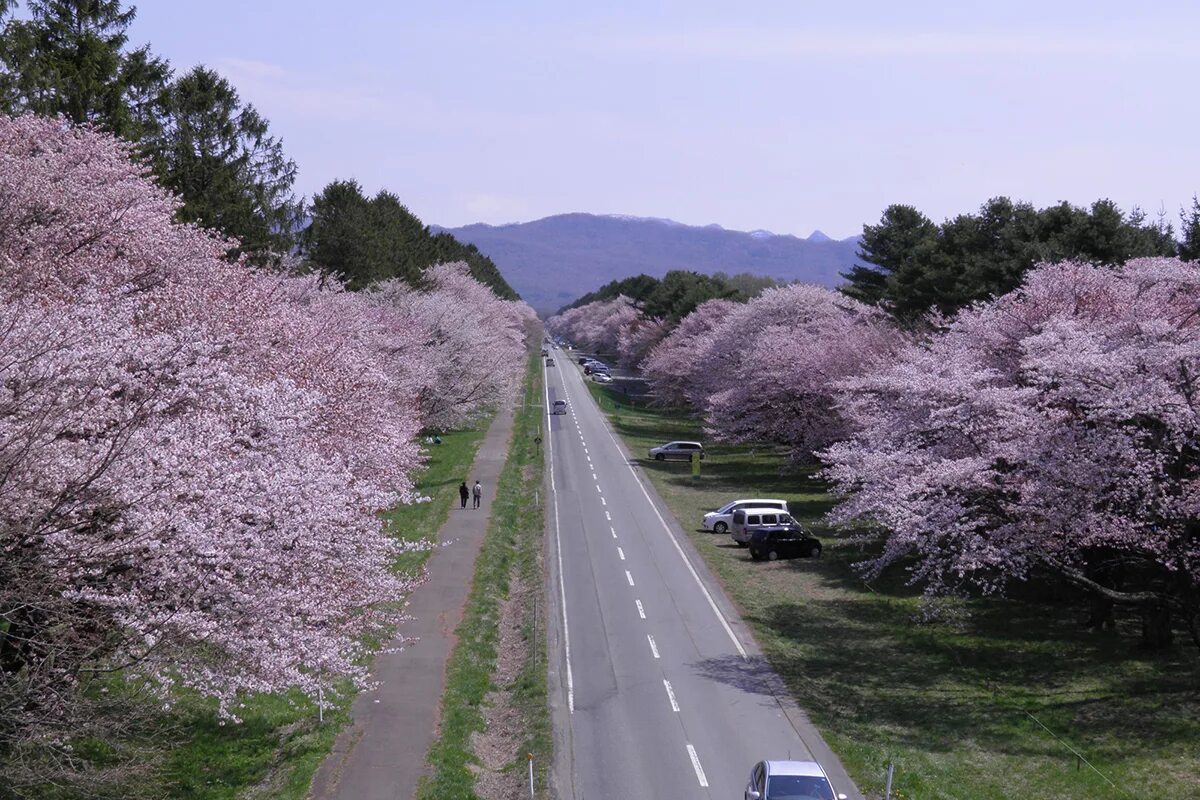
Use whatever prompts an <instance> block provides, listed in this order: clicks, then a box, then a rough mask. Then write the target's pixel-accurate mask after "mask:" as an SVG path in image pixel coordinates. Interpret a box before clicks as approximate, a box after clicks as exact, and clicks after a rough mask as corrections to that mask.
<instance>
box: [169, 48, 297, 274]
mask: <svg viewBox="0 0 1200 800" xmlns="http://www.w3.org/2000/svg"><path fill="white" fill-rule="evenodd" d="M160 107H161V113H162V124H161V126H160V130H159V133H158V135H157V136H155V137H154V138H153V139H151V140H150V141H148V142H147V143H146V149H147V150H148V151H149V152H150V153H151V155H152V159H153V164H154V167H155V171H156V172H157V173H158V176H159V181H160V182H161V183H162V184H163V186H165V187H166V188H168V189H170V190H171V191H173V192H175V193H176V194H178V195H179V196H180V197H181V198H183V201H184V206H183V209H182V210H181V211H180V217H182V219H183V220H184V221H186V222H196V223H198V224H200V225H203V226H205V227H208V228H215V229H217V230H219V231H221V232H222V233H224V234H225V235H227V236H231V237H234V238H236V239H239V240H240V241H241V243H242V244H241V247H240V248H239V249H238V251H237V252H244V253H248V254H250V256H251V258H253V259H254V260H257V261H263V260H265V259H266V257H267V256H268V254H270V253H275V254H282V253H286V252H288V251H289V250H291V249H292V247H293V246H294V244H295V242H294V233H293V232H294V230H295V228H296V222H297V220H298V218H299V216H300V210H301V206H300V203H299V202H298V201H297V200H296V198H295V197H294V196H293V195H292V184H293V182H294V181H295V179H296V164H295V162H293V161H291V160H290V159H288V158H287V157H286V156H285V155H284V153H283V144H282V143H281V142H280V141H279V140H278V139H276V138H274V137H273V136H271V135H270V134H269V133H268V129H267V121H266V120H265V119H263V118H262V117H261V116H259V114H258V112H257V111H255V110H254V107H253V106H251V105H245V106H243V105H242V103H241V101H240V100H239V98H238V94H237V91H236V90H235V89H234V88H233V86H231V85H230V84H229V82H228V81H227V80H225V79H224V78H222V77H221V76H220V75H218V74H217V73H216V72H214V71H212V70H210V69H207V68H205V67H196V68H195V69H193V70H192V71H191V72H189V73H187V74H186V75H184V76H183V77H181V78H178V79H176V80H175V81H173V82H172V83H171V84H170V85H169V86H168V87H167V88H166V90H165V91H164V92H163V93H162V97H161V106H160Z"/></svg>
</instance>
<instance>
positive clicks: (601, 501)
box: [596, 486, 608, 506]
mask: <svg viewBox="0 0 1200 800" xmlns="http://www.w3.org/2000/svg"><path fill="white" fill-rule="evenodd" d="M596 489H597V490H599V489H600V487H599V486H597V487H596ZM600 505H602V506H606V505H608V501H607V500H605V499H604V495H600Z"/></svg>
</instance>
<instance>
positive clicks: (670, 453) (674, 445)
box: [650, 442, 704, 461]
mask: <svg viewBox="0 0 1200 800" xmlns="http://www.w3.org/2000/svg"><path fill="white" fill-rule="evenodd" d="M693 453H699V454H700V460H701V461H703V460H704V445H702V444H700V443H699V442H667V443H666V444H660V445H659V446H658V447H651V448H650V457H651V458H653V459H654V460H655V461H667V460H669V459H670V460H674V461H691V460H692V454H693Z"/></svg>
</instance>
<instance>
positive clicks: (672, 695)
mask: <svg viewBox="0 0 1200 800" xmlns="http://www.w3.org/2000/svg"><path fill="white" fill-rule="evenodd" d="M663 686H665V687H666V689H667V699H668V700H670V701H671V710H672V711H674V712H675V713H676V714H678V713H679V703H677V702H675V692H674V690H672V689H671V682H670V681H669V680H667V679H665V678H664V679H663Z"/></svg>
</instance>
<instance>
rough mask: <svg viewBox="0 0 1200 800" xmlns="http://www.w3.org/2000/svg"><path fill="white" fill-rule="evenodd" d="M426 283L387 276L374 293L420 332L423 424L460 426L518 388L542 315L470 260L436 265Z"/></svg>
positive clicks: (417, 355)
mask: <svg viewBox="0 0 1200 800" xmlns="http://www.w3.org/2000/svg"><path fill="white" fill-rule="evenodd" d="M425 282H426V286H425V287H423V288H422V289H420V290H418V289H413V288H412V287H410V286H408V285H407V284H405V283H403V282H401V281H399V280H392V281H387V282H385V283H382V284H380V285H378V286H377V287H376V288H375V289H374V290H373V291H372V293H371V297H372V298H373V300H374V301H375V304H376V305H377V306H378V307H379V308H381V309H392V310H394V311H395V312H398V313H400V314H402V315H403V316H404V317H405V319H406V321H407V322H406V324H407V325H408V326H409V327H410V329H411V330H412V331H414V332H415V333H416V339H415V342H414V345H415V346H413V347H412V348H411V356H412V358H413V359H415V360H416V361H417V362H418V363H419V364H420V365H421V367H422V368H423V378H422V380H421V382H420V385H419V389H418V392H417V404H418V407H419V409H420V413H421V417H422V420H423V421H424V425H425V426H426V427H428V428H435V429H446V428H454V427H458V426H461V425H464V424H467V423H469V422H471V421H473V420H475V419H477V418H478V417H479V416H480V415H481V414H483V413H485V412H486V411H487V410H488V409H490V408H493V407H495V406H496V405H498V404H500V403H502V402H505V401H507V400H509V399H510V398H511V397H512V396H513V394H514V393H515V392H516V391H517V389H518V387H519V386H520V383H521V379H522V377H523V376H524V362H525V353H526V338H527V336H528V335H529V330H530V325H531V324H533V323H534V322H535V321H536V318H537V314H536V313H535V312H534V311H533V309H532V308H530V307H529V305H528V304H527V303H524V302H520V301H512V300H503V299H501V298H500V297H498V296H497V295H496V294H495V292H493V291H492V290H491V288H489V287H488V286H486V285H484V284H482V283H480V282H479V281H477V280H475V279H474V278H472V277H471V274H470V271H469V268H468V267H467V265H466V264H464V263H455V264H442V265H439V266H435V267H432V268H430V269H429V270H427V271H426V273H425Z"/></svg>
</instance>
